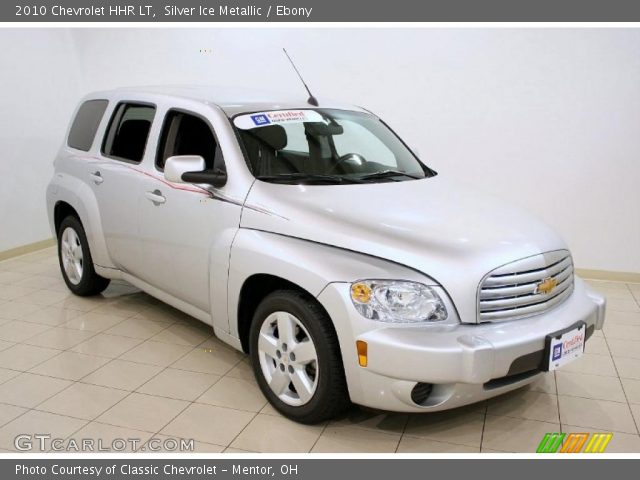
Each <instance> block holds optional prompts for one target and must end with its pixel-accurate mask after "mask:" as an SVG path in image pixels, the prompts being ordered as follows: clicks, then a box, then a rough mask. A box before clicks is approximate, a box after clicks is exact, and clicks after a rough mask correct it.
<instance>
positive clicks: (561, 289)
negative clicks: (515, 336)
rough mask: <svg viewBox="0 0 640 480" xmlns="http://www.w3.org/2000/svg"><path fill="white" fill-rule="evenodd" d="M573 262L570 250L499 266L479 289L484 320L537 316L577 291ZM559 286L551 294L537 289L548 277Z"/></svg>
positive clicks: (479, 307)
mask: <svg viewBox="0 0 640 480" xmlns="http://www.w3.org/2000/svg"><path fill="white" fill-rule="evenodd" d="M573 274H574V272H573V261H572V259H571V255H570V253H569V252H568V251H566V250H557V251H554V252H547V253H544V254H540V255H535V256H533V257H528V258H525V259H522V260H518V261H516V262H512V263H510V264H507V265H504V266H502V267H499V268H497V269H495V270H493V271H492V272H490V273H489V274H488V275H487V276H486V277H485V278H484V280H483V282H482V283H481V285H480V288H479V290H478V318H479V321H480V322H498V321H507V320H514V319H518V318H523V317H528V316H531V315H537V314H540V313H543V312H545V311H547V310H548V309H550V308H552V307H554V306H555V305H557V304H559V303H560V302H562V301H563V300H565V299H566V298H567V297H568V296H569V295H570V294H571V292H572V291H573V285H574V282H573ZM549 278H551V279H555V280H556V282H557V285H556V286H555V288H554V289H553V290H552V291H551V292H549V293H548V294H545V293H541V292H537V289H538V285H539V284H540V283H541V282H543V281H544V280H546V279H549Z"/></svg>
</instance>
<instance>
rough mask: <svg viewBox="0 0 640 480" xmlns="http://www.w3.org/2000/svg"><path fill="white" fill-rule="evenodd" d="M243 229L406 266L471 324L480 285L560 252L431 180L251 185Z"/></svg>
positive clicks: (521, 216)
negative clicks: (509, 267) (507, 268)
mask: <svg viewBox="0 0 640 480" xmlns="http://www.w3.org/2000/svg"><path fill="white" fill-rule="evenodd" d="M245 206H246V207H247V208H245V209H244V211H243V215H242V222H241V226H242V227H243V228H253V229H259V230H263V231H268V232H273V233H278V234H282V235H287V236H290V237H297V238H301V239H305V240H310V241H314V242H320V243H323V244H327V245H332V246H335V247H340V248H344V249H347V250H352V251H355V252H360V253H364V254H368V255H373V256H376V257H379V258H383V259H387V260H391V261H393V262H395V263H399V264H402V265H405V266H407V267H409V268H412V269H414V270H418V271H420V272H422V273H423V274H425V275H427V276H429V277H431V278H432V279H433V280H435V281H436V282H438V283H439V284H440V285H442V286H443V287H444V288H445V290H447V292H448V293H449V295H450V296H451V298H452V300H453V302H454V304H455V305H456V308H457V309H458V313H459V315H460V317H461V320H462V321H466V322H475V321H476V294H477V289H478V285H479V283H480V281H481V280H482V278H483V277H484V276H485V275H486V274H487V273H488V272H490V271H491V270H493V269H495V268H497V267H499V266H501V265H504V264H506V263H509V262H512V261H515V260H519V259H522V258H525V257H529V256H532V255H536V254H539V253H543V252H548V251H551V250H558V249H563V248H566V245H565V244H564V242H563V241H562V239H561V238H560V237H559V236H558V235H557V234H556V233H555V232H554V231H553V230H552V229H551V228H549V227H548V226H547V225H545V224H544V223H542V222H541V221H540V220H538V219H536V218H535V217H533V216H532V215H530V214H528V213H526V212H525V211H523V210H521V209H519V208H515V207H512V206H510V205H508V204H507V203H505V202H504V201H502V200H500V199H498V198H496V197H493V196H490V195H487V194H484V193H480V192H477V191H475V190H473V189H469V188H467V187H461V186H459V185H456V184H454V183H452V182H450V181H447V180H446V179H444V178H442V177H439V176H436V177H431V178H425V179H421V180H414V181H404V182H385V183H372V184H353V185H351V184H350V185H282V184H271V183H266V182H260V181H256V182H255V183H254V185H253V187H252V188H251V191H250V192H249V195H248V197H247V200H246V203H245Z"/></svg>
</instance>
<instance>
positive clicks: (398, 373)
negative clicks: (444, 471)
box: [318, 278, 605, 412]
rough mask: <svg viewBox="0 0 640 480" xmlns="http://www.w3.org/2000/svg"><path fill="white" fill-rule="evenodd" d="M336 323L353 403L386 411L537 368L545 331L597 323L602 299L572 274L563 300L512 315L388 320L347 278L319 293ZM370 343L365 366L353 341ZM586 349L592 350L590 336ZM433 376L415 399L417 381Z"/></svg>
mask: <svg viewBox="0 0 640 480" xmlns="http://www.w3.org/2000/svg"><path fill="white" fill-rule="evenodd" d="M318 300H319V301H320V302H321V303H322V305H324V307H325V308H326V310H327V312H328V313H329V315H330V316H331V318H332V319H333V321H334V324H335V326H336V331H337V334H338V339H339V342H340V346H341V350H342V360H343V363H344V366H345V374H346V377H347V384H348V387H349V394H350V396H351V400H352V401H353V402H354V403H357V404H360V405H364V406H368V407H371V408H378V409H382V410H390V411H405V412H416V411H426V410H434V411H435V410H445V409H449V408H453V407H457V406H461V405H466V404H469V403H474V402H477V401H480V400H483V399H486V398H490V397H493V396H496V395H499V394H501V393H504V392H507V391H510V390H513V389H515V388H518V387H520V386H523V385H526V384H527V383H530V382H532V381H533V380H535V379H536V378H537V377H538V376H539V375H540V372H541V371H540V369H539V367H540V363H541V361H542V352H543V351H544V341H545V337H546V335H547V334H549V333H552V332H556V331H559V330H563V329H565V328H567V327H569V326H571V325H573V324H575V323H576V322H578V321H584V322H585V323H586V324H587V335H588V336H589V335H590V334H592V333H593V331H594V330H596V329H597V330H599V329H601V328H602V325H603V323H604V311H605V300H604V298H603V297H602V296H601V295H599V294H597V293H595V292H594V291H592V290H590V289H589V288H588V287H587V286H586V285H585V284H584V282H582V281H581V280H580V279H579V278H576V281H575V288H574V291H573V293H572V294H571V296H570V297H569V298H567V300H565V301H564V302H563V303H562V304H560V305H558V306H556V307H555V308H553V309H551V310H550V311H548V312H546V313H544V314H541V315H537V316H534V317H530V318H526V319H520V320H513V321H510V322H500V323H484V324H457V325H448V326H446V325H442V326H441V325H420V326H417V325H415V324H413V325H411V324H405V325H400V324H388V323H381V322H376V321H372V320H368V319H366V318H364V317H362V316H361V315H360V314H359V313H358V312H357V311H356V310H355V308H354V307H353V304H352V303H351V298H350V294H349V284H347V283H332V284H330V285H328V286H327V287H326V288H325V289H324V290H323V291H322V293H321V294H320V295H319V296H318ZM357 340H364V341H365V342H367V345H368V364H367V367H365V368H363V367H360V366H359V364H358V360H357V352H356V341H357ZM586 351H587V352H588V351H589V346H588V342H587V346H586ZM418 383H423V384H432V385H433V386H432V389H431V393H430V395H429V396H428V397H427V398H426V399H425V400H424V401H420V402H419V403H416V402H415V401H414V400H412V390H413V389H414V387H416V384H418Z"/></svg>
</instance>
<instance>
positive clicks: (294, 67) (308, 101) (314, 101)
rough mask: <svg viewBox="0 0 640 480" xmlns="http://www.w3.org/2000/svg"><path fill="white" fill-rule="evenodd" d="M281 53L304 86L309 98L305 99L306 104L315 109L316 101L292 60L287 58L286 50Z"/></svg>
mask: <svg viewBox="0 0 640 480" xmlns="http://www.w3.org/2000/svg"><path fill="white" fill-rule="evenodd" d="M282 51H283V52H284V54H285V55H286V56H287V58H288V59H289V61H290V62H291V66H292V67H293V69H294V70H295V71H296V73H297V74H298V77H299V78H300V81H301V82H302V85H304V88H306V89H307V93H308V94H309V98H308V99H307V103H308V104H309V105H313V106H314V107H317V106H318V105H319V104H318V100H316V97H314V96H313V94H312V93H311V90H309V87H308V86H307V84H306V83H305V82H304V78H302V75H300V72H299V71H298V69H297V68H296V64H295V63H293V60H291V57H290V56H289V54H288V53H287V50H286V49H285V48H283V49H282Z"/></svg>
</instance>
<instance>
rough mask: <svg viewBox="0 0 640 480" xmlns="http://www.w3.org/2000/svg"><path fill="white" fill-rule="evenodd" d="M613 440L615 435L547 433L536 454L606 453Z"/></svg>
mask: <svg viewBox="0 0 640 480" xmlns="http://www.w3.org/2000/svg"><path fill="white" fill-rule="evenodd" d="M612 438H613V433H594V434H592V435H591V438H589V433H586V432H580V433H569V434H567V433H558V432H553V433H545V435H544V437H542V441H541V442H540V445H538V449H537V450H536V453H604V451H605V449H606V448H607V445H609V442H610V441H611V439H612ZM587 440H588V441H587ZM585 444H586V447H585ZM583 447H584V450H583V449H582V448H583Z"/></svg>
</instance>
